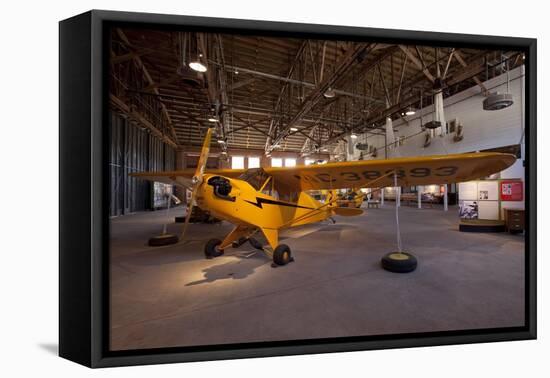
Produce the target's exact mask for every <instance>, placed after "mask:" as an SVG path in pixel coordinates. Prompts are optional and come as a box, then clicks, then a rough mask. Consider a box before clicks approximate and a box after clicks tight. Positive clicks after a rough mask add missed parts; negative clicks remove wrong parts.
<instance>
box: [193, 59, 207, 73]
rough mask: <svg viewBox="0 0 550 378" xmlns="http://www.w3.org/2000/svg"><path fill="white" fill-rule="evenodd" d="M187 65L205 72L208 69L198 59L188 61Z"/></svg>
mask: <svg viewBox="0 0 550 378" xmlns="http://www.w3.org/2000/svg"><path fill="white" fill-rule="evenodd" d="M189 67H191V69H192V70H194V71H197V72H206V71H207V70H208V69H207V68H206V66H205V65H204V64H202V63H201V62H200V61H199V60H195V61H193V62H191V63H189Z"/></svg>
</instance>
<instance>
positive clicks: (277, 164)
mask: <svg viewBox="0 0 550 378" xmlns="http://www.w3.org/2000/svg"><path fill="white" fill-rule="evenodd" d="M271 166H272V167H282V166H283V159H281V158H271Z"/></svg>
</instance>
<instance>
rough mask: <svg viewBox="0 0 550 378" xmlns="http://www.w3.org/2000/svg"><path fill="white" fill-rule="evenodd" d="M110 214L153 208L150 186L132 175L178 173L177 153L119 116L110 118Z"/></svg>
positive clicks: (112, 114)
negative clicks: (154, 172)
mask: <svg viewBox="0 0 550 378" xmlns="http://www.w3.org/2000/svg"><path fill="white" fill-rule="evenodd" d="M109 128H110V135H111V142H110V143H111V146H110V147H111V149H110V151H111V152H110V159H109V167H110V171H111V175H110V180H111V182H110V188H111V193H110V207H109V214H110V215H111V216H117V215H122V214H128V213H132V212H136V211H143V210H148V209H152V208H153V202H152V185H151V183H149V182H147V181H145V180H140V179H136V178H133V177H129V176H128V175H129V174H130V173H133V172H142V171H154V170H158V171H162V170H170V169H175V162H176V151H175V149H174V148H172V147H170V146H168V145H166V144H165V143H163V142H162V141H160V140H159V139H158V138H156V137H154V136H152V135H151V134H149V133H147V131H146V130H142V129H141V128H139V127H138V126H136V125H133V124H130V123H129V122H128V121H127V120H126V119H124V118H122V117H121V116H120V115H118V114H116V113H111V117H110V124H109Z"/></svg>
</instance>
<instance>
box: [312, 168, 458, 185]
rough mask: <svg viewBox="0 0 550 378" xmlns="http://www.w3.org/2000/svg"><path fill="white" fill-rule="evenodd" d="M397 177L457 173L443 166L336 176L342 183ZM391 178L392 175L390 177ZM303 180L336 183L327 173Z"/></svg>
mask: <svg viewBox="0 0 550 378" xmlns="http://www.w3.org/2000/svg"><path fill="white" fill-rule="evenodd" d="M394 171H395V173H396V175H397V178H398V179H404V178H408V177H409V178H422V177H430V176H435V177H446V176H453V175H455V174H456V173H457V172H458V167H456V166H443V167H438V168H424V167H416V168H411V169H408V170H406V169H404V168H395V169H390V170H387V171H385V172H384V171H379V170H366V171H362V172H350V171H343V172H339V173H338V174H337V176H340V178H342V179H343V180H344V181H350V182H354V181H364V180H375V179H377V178H380V177H382V176H384V175H387V174H389V173H392V172H394ZM392 176H393V175H392ZM303 178H305V179H306V180H308V179H309V180H314V181H321V182H332V181H336V180H337V179H336V178H335V177H334V176H333V175H330V174H328V173H317V174H315V175H313V176H310V175H303Z"/></svg>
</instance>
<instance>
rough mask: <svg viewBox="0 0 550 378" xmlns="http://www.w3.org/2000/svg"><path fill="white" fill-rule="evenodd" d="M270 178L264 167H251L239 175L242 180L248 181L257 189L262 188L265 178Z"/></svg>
mask: <svg viewBox="0 0 550 378" xmlns="http://www.w3.org/2000/svg"><path fill="white" fill-rule="evenodd" d="M268 178H269V175H268V174H267V173H266V172H265V171H264V170H263V169H262V168H251V169H247V170H246V171H244V173H243V174H241V175H240V176H239V179H240V180H243V181H246V182H247V183H249V184H250V185H252V186H253V187H254V189H256V190H260V188H261V187H262V185H263V184H264V182H265V180H267V179H268Z"/></svg>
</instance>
